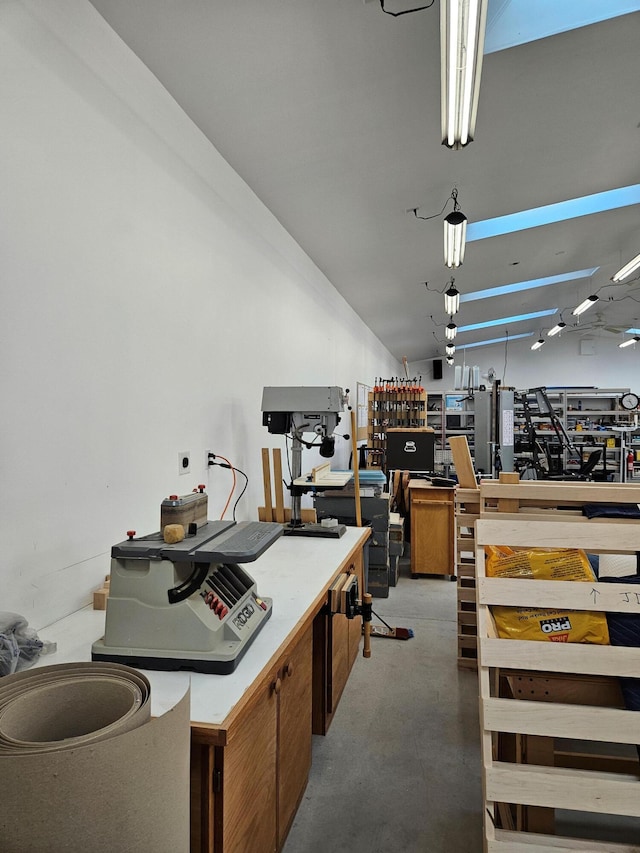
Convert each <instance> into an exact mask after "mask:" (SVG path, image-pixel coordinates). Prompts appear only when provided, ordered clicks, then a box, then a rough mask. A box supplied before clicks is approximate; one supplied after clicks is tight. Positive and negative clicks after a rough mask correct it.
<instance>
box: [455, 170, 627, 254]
mask: <svg viewBox="0 0 640 853" xmlns="http://www.w3.org/2000/svg"><path fill="white" fill-rule="evenodd" d="M639 203H640V184H632V185H630V186H628V187H619V188H618V189H615V190H605V192H602V193H594V194H593V195H586V196H582V197H581V198H571V199H568V200H567V201H559V202H557V203H556V204H546V205H544V206H543V207H532V208H531V209H530V210H521V211H519V212H518V213H509V214H507V215H506V216H496V217H494V218H493V219H482V220H480V221H479V222H471V223H469V227H468V228H467V242H469V243H470V242H472V241H473V240H486V239H487V237H498V236H500V235H501V234H513V233H514V232H516V231H525V230H526V229H527V228H537V227H538V226H540V225H553V223H555V222H564V220H565V219H577V218H578V217H580V216H589V215H590V214H592V213H603V212H605V211H607V210H617V209H618V208H620V207H628V206H629V205H632V204H639Z"/></svg>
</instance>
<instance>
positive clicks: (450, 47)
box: [440, 0, 488, 148]
mask: <svg viewBox="0 0 640 853" xmlns="http://www.w3.org/2000/svg"><path fill="white" fill-rule="evenodd" d="M487 6H488V0H440V79H441V110H442V144H443V145H446V146H447V147H448V148H463V147H464V146H465V145H467V144H468V143H469V142H472V141H473V137H474V134H475V128H476V117H477V113H478V97H479V95H480V75H481V73H482V57H483V54H484V34H485V29H486V24H487Z"/></svg>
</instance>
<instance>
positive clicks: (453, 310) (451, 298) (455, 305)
mask: <svg viewBox="0 0 640 853" xmlns="http://www.w3.org/2000/svg"><path fill="white" fill-rule="evenodd" d="M459 308H460V291H459V290H458V288H457V287H456V286H455V284H454V283H453V279H452V280H451V284H450V285H449V287H448V288H447V290H445V292H444V310H445V312H446V313H447V314H449V315H450V316H451V317H452V316H453V315H454V314H457V313H458V309H459Z"/></svg>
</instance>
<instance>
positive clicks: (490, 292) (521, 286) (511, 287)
mask: <svg viewBox="0 0 640 853" xmlns="http://www.w3.org/2000/svg"><path fill="white" fill-rule="evenodd" d="M598 269H599V267H592V269H588V270H574V271H573V272H567V273H561V274H560V275H549V276H545V277H544V278H532V279H529V280H528V281H518V282H516V283H515V284H503V285H502V286H500V287H489V288H487V289H486V290H476V291H473V292H471V293H461V294H460V302H461V303H462V302H475V301H476V300H477V299H490V298H491V297H492V296H505V295H506V294H508V293H519V292H520V291H521V290H534V289H535V288H536V287H547V286H548V285H550V284H562V283H563V282H565V281H575V280H576V279H581V278H591V276H592V275H594V274H595V273H597V272H598Z"/></svg>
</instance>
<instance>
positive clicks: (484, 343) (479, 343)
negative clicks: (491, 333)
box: [458, 332, 533, 349]
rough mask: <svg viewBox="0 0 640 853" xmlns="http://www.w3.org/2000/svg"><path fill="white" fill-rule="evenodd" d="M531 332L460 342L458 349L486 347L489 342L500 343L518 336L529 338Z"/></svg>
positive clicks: (514, 339)
mask: <svg viewBox="0 0 640 853" xmlns="http://www.w3.org/2000/svg"><path fill="white" fill-rule="evenodd" d="M531 335H533V332H522V334H520V335H504V336H503V337H502V338H491V340H488V341H477V342H476V343H473V344H460V345H459V346H458V349H474V348H475V347H486V346H489V344H501V343H504V342H505V341H517V340H518V338H530V337H531Z"/></svg>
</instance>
